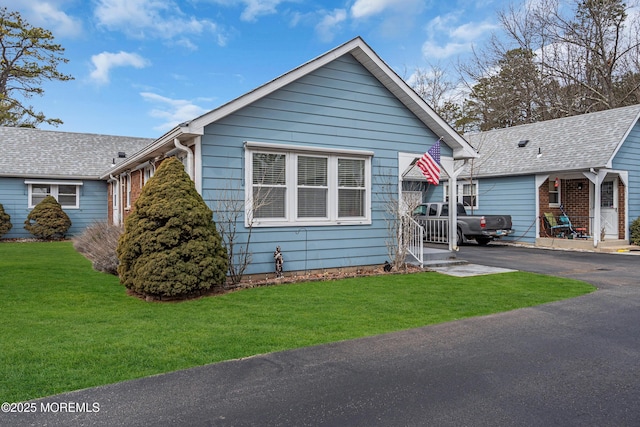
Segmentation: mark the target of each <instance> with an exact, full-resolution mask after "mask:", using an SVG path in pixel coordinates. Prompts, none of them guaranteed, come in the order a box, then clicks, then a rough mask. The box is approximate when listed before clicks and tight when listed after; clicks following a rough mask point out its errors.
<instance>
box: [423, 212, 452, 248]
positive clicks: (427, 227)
mask: <svg viewBox="0 0 640 427" xmlns="http://www.w3.org/2000/svg"><path fill="white" fill-rule="evenodd" d="M418 223H419V224H420V226H421V227H422V228H423V229H424V241H425V242H428V243H449V238H448V236H449V219H448V218H429V219H421V220H420V221H418Z"/></svg>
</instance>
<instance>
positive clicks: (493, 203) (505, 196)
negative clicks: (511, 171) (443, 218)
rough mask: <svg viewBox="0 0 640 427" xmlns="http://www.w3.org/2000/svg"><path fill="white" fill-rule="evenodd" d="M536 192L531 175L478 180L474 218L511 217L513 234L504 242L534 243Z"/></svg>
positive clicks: (533, 178)
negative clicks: (476, 216)
mask: <svg viewBox="0 0 640 427" xmlns="http://www.w3.org/2000/svg"><path fill="white" fill-rule="evenodd" d="M536 191H537V190H536V184H535V177H534V176H531V175H526V176H511V177H504V178H485V179H480V180H479V183H478V208H477V209H475V210H474V214H475V215H491V214H504V215H511V220H512V222H513V228H514V230H515V232H514V233H513V234H512V235H511V236H509V237H508V238H505V241H514V240H517V241H519V242H525V243H535V240H536V220H537V218H536V199H535V194H536Z"/></svg>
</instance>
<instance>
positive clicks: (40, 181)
mask: <svg viewBox="0 0 640 427" xmlns="http://www.w3.org/2000/svg"><path fill="white" fill-rule="evenodd" d="M24 183H25V184H51V185H83V184H84V183H83V182H82V181H62V180H59V181H57V180H53V179H25V180H24Z"/></svg>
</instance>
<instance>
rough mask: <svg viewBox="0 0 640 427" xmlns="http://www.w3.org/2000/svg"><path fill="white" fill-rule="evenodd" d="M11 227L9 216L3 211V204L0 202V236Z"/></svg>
mask: <svg viewBox="0 0 640 427" xmlns="http://www.w3.org/2000/svg"><path fill="white" fill-rule="evenodd" d="M12 227H13V224H11V216H10V215H9V214H8V213H6V212H5V211H4V206H2V204H1V203H0V237H2V236H4V235H5V234H7V233H8V232H9V230H11V228H12Z"/></svg>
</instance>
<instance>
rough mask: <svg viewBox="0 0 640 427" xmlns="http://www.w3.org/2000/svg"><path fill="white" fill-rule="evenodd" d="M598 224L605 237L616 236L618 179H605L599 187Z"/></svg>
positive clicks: (615, 237)
mask: <svg viewBox="0 0 640 427" xmlns="http://www.w3.org/2000/svg"><path fill="white" fill-rule="evenodd" d="M600 218H601V220H600V225H601V227H602V228H603V229H604V234H605V238H606V239H617V238H618V179H617V178H616V179H610V180H606V181H604V182H603V183H602V186H601V187H600Z"/></svg>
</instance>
